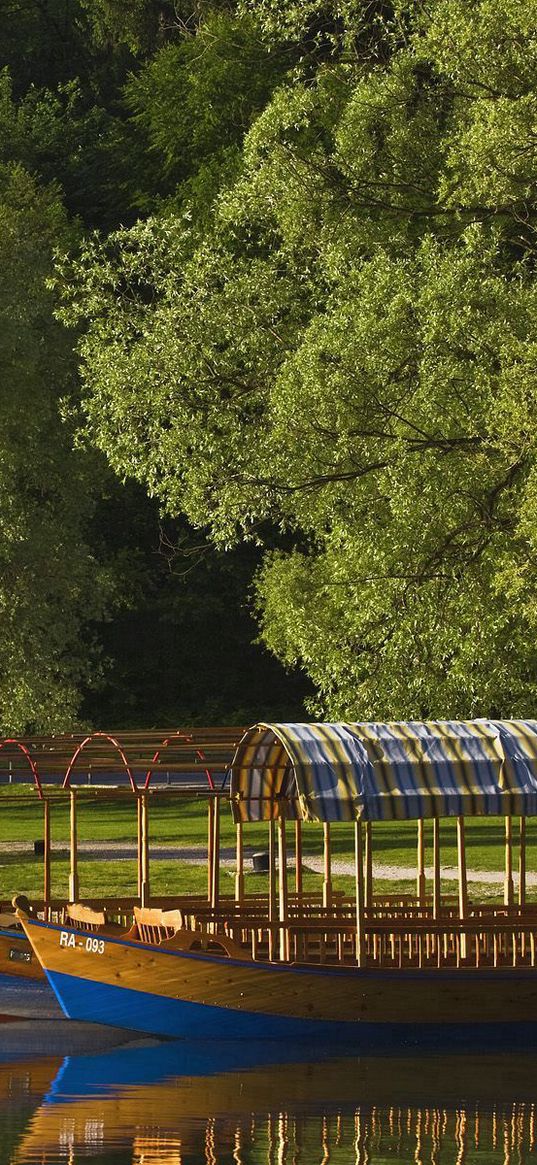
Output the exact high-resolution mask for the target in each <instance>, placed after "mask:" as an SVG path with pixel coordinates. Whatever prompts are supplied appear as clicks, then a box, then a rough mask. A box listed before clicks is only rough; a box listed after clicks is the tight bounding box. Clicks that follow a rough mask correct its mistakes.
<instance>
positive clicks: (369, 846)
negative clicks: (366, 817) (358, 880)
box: [365, 821, 373, 910]
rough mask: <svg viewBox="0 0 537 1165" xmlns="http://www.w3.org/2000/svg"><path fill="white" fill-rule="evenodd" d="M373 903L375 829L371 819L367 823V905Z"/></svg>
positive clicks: (369, 906) (369, 905) (368, 907)
mask: <svg viewBox="0 0 537 1165" xmlns="http://www.w3.org/2000/svg"><path fill="white" fill-rule="evenodd" d="M372 905H373V829H372V826H371V822H370V821H366V823H365V906H366V909H367V910H369V909H370V908H371V907H372Z"/></svg>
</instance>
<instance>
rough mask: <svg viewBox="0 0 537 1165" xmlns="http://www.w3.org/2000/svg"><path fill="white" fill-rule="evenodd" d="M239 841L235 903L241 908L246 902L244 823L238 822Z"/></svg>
mask: <svg viewBox="0 0 537 1165" xmlns="http://www.w3.org/2000/svg"><path fill="white" fill-rule="evenodd" d="M235 831H236V840H237V872H236V874H235V901H236V902H237V904H238V905H239V906H242V903H243V902H244V843H243V834H242V821H237V825H236V827H235Z"/></svg>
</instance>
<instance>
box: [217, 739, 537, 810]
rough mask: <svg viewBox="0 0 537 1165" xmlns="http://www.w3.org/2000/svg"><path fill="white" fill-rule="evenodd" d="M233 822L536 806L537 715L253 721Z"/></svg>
mask: <svg viewBox="0 0 537 1165" xmlns="http://www.w3.org/2000/svg"><path fill="white" fill-rule="evenodd" d="M231 796H232V804H233V811H234V815H235V819H236V820H237V821H259V820H268V819H269V818H271V817H274V816H276V815H277V814H278V813H281V814H282V815H284V816H286V817H299V818H302V819H303V820H305V821H353V820H355V819H363V820H365V821H390V820H412V819H417V818H424V817H458V816H460V815H464V816H496V815H498V814H517V815H520V816H526V817H531V816H536V815H537V721H535V720H439V721H422V720H419V721H418V720H408V721H400V722H394V723H392V724H373V723H371V724H257V725H255V726H254V727H253V728H250V729H249V731H248V732H247V733H246V734H245V736H244V737H243V739H242V740H241V742H240V744H239V747H238V749H237V752H236V754H235V757H234V760H233V764H232V768H231Z"/></svg>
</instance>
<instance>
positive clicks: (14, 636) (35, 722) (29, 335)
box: [0, 165, 118, 732]
mask: <svg viewBox="0 0 537 1165" xmlns="http://www.w3.org/2000/svg"><path fill="white" fill-rule="evenodd" d="M71 237H72V236H71V231H70V228H69V226H68V223H67V220H66V216H65V213H64V211H63V209H62V206H61V203H60V201H59V199H58V195H57V192H56V191H55V190H54V188H50V187H49V188H48V189H40V188H39V186H38V185H37V184H36V182H35V181H34V180H33V179H32V177H31V176H30V175H29V174H28V173H27V172H26V171H25V170H24V169H22V168H21V167H20V166H5V165H4V166H2V167H1V168H0V365H1V374H2V404H1V418H2V427H1V432H2V438H1V457H0V495H1V499H2V505H1V512H2V520H1V537H0V559H1V568H0V727H1V730H2V732H17V731H19V732H20V731H24V730H29V729H31V730H34V731H43V730H44V731H55V730H60V729H63V728H68V727H70V726H71V724H72V723H73V720H74V719H75V718H76V715H77V708H78V704H79V700H80V691H79V689H80V685H81V683H82V682H87V681H88V679H89V677H90V676H91V674H92V672H93V671H94V670H97V669H98V668H99V653H98V650H96V649H95V644H94V643H93V642H92V639H91V635H90V634H89V628H90V626H91V622H92V621H93V620H96V619H102V618H103V616H104V615H105V613H106V611H107V609H108V610H110V609H111V608H112V605H113V603H114V600H115V599H116V598H117V597H118V575H117V573H116V572H115V571H114V569H113V564H112V562H111V561H109V562H108V563H106V562H103V561H99V560H98V559H97V558H96V556H95V555H94V554H93V553H92V551H91V548H90V546H89V545H88V542H87V532H88V527H89V524H90V521H91V518H92V515H93V512H94V510H95V506H96V502H97V498H98V494H99V490H100V488H101V483H102V481H103V477H104V479H106V478H107V477H108V473H107V471H106V467H105V466H104V465H103V463H102V462H100V459H98V458H96V457H95V456H94V455H90V454H88V453H87V452H85V453H83V452H82V451H74V450H73V448H72V432H71V430H70V428H69V426H66V425H64V424H62V421H61V417H60V401H61V398H62V396H63V395H65V394H66V393H67V392H68V391H69V389H70V387H71V386H72V381H73V377H74V374H75V365H74V361H73V356H72V351H71V349H70V345H69V344H68V340H67V337H66V335H65V333H64V331H63V329H62V328H61V327H60V326H59V325H58V324H57V323H56V322H55V320H54V318H53V314H52V300H53V297H52V294H51V292H50V291H49V290H48V289H47V286H46V281H47V278H48V277H49V275H50V273H51V271H52V248H53V247H54V245H55V243H56V242H57V240H58V239H60V238H62V239H63V240H64V244H66V243H67V242H68V240H69V239H70V238H71ZM99 463H100V464H99ZM116 567H117V563H116Z"/></svg>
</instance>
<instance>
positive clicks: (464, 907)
mask: <svg viewBox="0 0 537 1165" xmlns="http://www.w3.org/2000/svg"><path fill="white" fill-rule="evenodd" d="M457 858H458V866H459V915H460V917H461V918H467V917H468V883H467V877H466V846H465V836H464V817H457ZM461 957H462V958H463V959H465V958H466V935H465V934H461Z"/></svg>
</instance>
